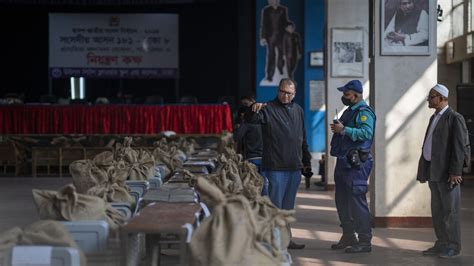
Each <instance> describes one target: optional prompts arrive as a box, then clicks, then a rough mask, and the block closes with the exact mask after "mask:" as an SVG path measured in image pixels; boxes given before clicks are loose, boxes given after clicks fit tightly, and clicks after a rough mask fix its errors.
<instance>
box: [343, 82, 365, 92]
mask: <svg viewBox="0 0 474 266" xmlns="http://www.w3.org/2000/svg"><path fill="white" fill-rule="evenodd" d="M337 89H338V90H339V91H342V92H345V91H347V90H352V91H355V92H358V93H362V91H363V87H362V83H360V81H358V80H357V79H354V80H351V81H349V82H348V83H347V84H346V85H344V86H343V87H339V88H337Z"/></svg>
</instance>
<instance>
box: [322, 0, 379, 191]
mask: <svg viewBox="0 0 474 266" xmlns="http://www.w3.org/2000/svg"><path fill="white" fill-rule="evenodd" d="M369 14H370V13H369V1H368V0H330V1H327V27H328V28H327V38H326V55H327V57H328V60H327V62H328V65H327V71H326V80H327V83H326V84H327V86H326V95H327V98H326V100H327V110H326V125H327V126H326V133H327V134H326V136H328V137H327V138H326V147H327V148H326V149H327V154H328V156H327V163H326V167H327V168H326V173H327V178H328V180H327V183H328V188H329V189H333V188H334V167H335V163H336V160H335V158H334V157H332V156H329V149H330V141H331V138H332V132H331V129H330V127H329V124H330V123H332V120H333V118H334V116H335V115H336V109H337V110H338V113H339V114H338V116H339V117H340V116H341V114H342V112H343V111H344V105H343V104H342V103H341V96H342V94H341V92H340V91H338V90H337V88H338V87H341V86H343V85H344V84H346V83H347V82H348V81H349V80H352V79H359V80H360V81H361V82H362V84H363V85H364V98H365V99H368V97H369V57H368V53H369V49H368V47H369V41H368V39H369V38H368V31H369ZM334 28H362V29H363V32H364V38H363V46H364V61H363V76H362V77H333V74H332V71H331V69H332V47H331V44H332V29H334Z"/></svg>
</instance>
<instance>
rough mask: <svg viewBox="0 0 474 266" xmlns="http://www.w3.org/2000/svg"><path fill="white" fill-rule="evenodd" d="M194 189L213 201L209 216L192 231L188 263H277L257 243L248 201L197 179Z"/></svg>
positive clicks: (278, 262)
mask: <svg viewBox="0 0 474 266" xmlns="http://www.w3.org/2000/svg"><path fill="white" fill-rule="evenodd" d="M196 182H197V183H196V189H197V190H198V192H199V193H200V195H201V196H204V197H203V198H205V199H206V200H209V201H213V204H212V205H213V206H214V207H213V208H212V215H211V216H210V217H208V218H205V219H204V220H203V222H202V223H201V225H200V226H199V227H198V228H197V229H196V231H195V232H194V234H193V237H192V240H191V244H190V251H191V264H192V265H278V264H280V263H281V262H282V261H281V260H280V258H279V257H277V256H274V255H273V254H272V252H270V251H269V250H268V249H267V248H266V247H265V246H264V245H263V244H262V243H260V242H258V240H257V237H256V236H257V234H256V230H257V229H258V225H257V222H256V219H255V216H254V213H253V212H252V209H251V207H250V203H249V201H248V200H247V199H246V198H245V197H244V196H242V195H232V196H227V197H226V196H224V194H223V193H222V192H221V191H219V189H218V188H217V187H216V186H214V185H212V184H211V183H209V182H207V181H206V180H205V179H204V178H198V179H197V181H196Z"/></svg>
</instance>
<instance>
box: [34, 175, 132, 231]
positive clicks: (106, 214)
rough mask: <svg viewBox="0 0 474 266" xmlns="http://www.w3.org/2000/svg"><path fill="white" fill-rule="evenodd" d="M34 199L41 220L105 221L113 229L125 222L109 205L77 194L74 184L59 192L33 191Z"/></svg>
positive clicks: (96, 198) (91, 197) (93, 197)
mask: <svg viewBox="0 0 474 266" xmlns="http://www.w3.org/2000/svg"><path fill="white" fill-rule="evenodd" d="M33 199H34V202H35V205H36V208H37V210H38V214H39V216H40V218H41V219H50V220H66V221H80V220H104V221H106V222H107V223H108V224H109V226H110V228H111V229H117V228H118V227H119V225H121V224H123V223H124V222H125V217H123V216H122V215H121V213H120V212H119V211H117V210H115V209H114V208H113V207H112V206H110V204H109V203H107V202H105V201H104V200H103V199H101V198H99V197H96V196H89V195H84V194H79V193H77V192H76V190H75V188H74V186H73V185H72V184H69V185H67V186H65V187H63V188H62V189H60V190H59V191H57V192H56V191H51V190H38V189H33Z"/></svg>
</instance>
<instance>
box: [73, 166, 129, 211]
mask: <svg viewBox="0 0 474 266" xmlns="http://www.w3.org/2000/svg"><path fill="white" fill-rule="evenodd" d="M101 163H102V167H101V168H99V167H97V166H96V165H95V163H94V161H90V160H79V161H75V162H73V163H71V164H70V165H69V172H70V173H71V175H72V178H73V183H74V186H75V187H76V191H77V192H78V193H81V194H87V195H91V196H97V197H100V198H102V199H104V200H105V201H107V202H129V203H131V204H134V199H133V197H131V196H130V194H129V193H128V189H127V187H126V186H125V182H124V180H125V179H126V177H127V174H124V173H126V172H127V170H126V169H125V166H124V165H125V163H124V162H115V161H111V162H110V165H109V166H105V163H104V162H103V161H102V162H101Z"/></svg>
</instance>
